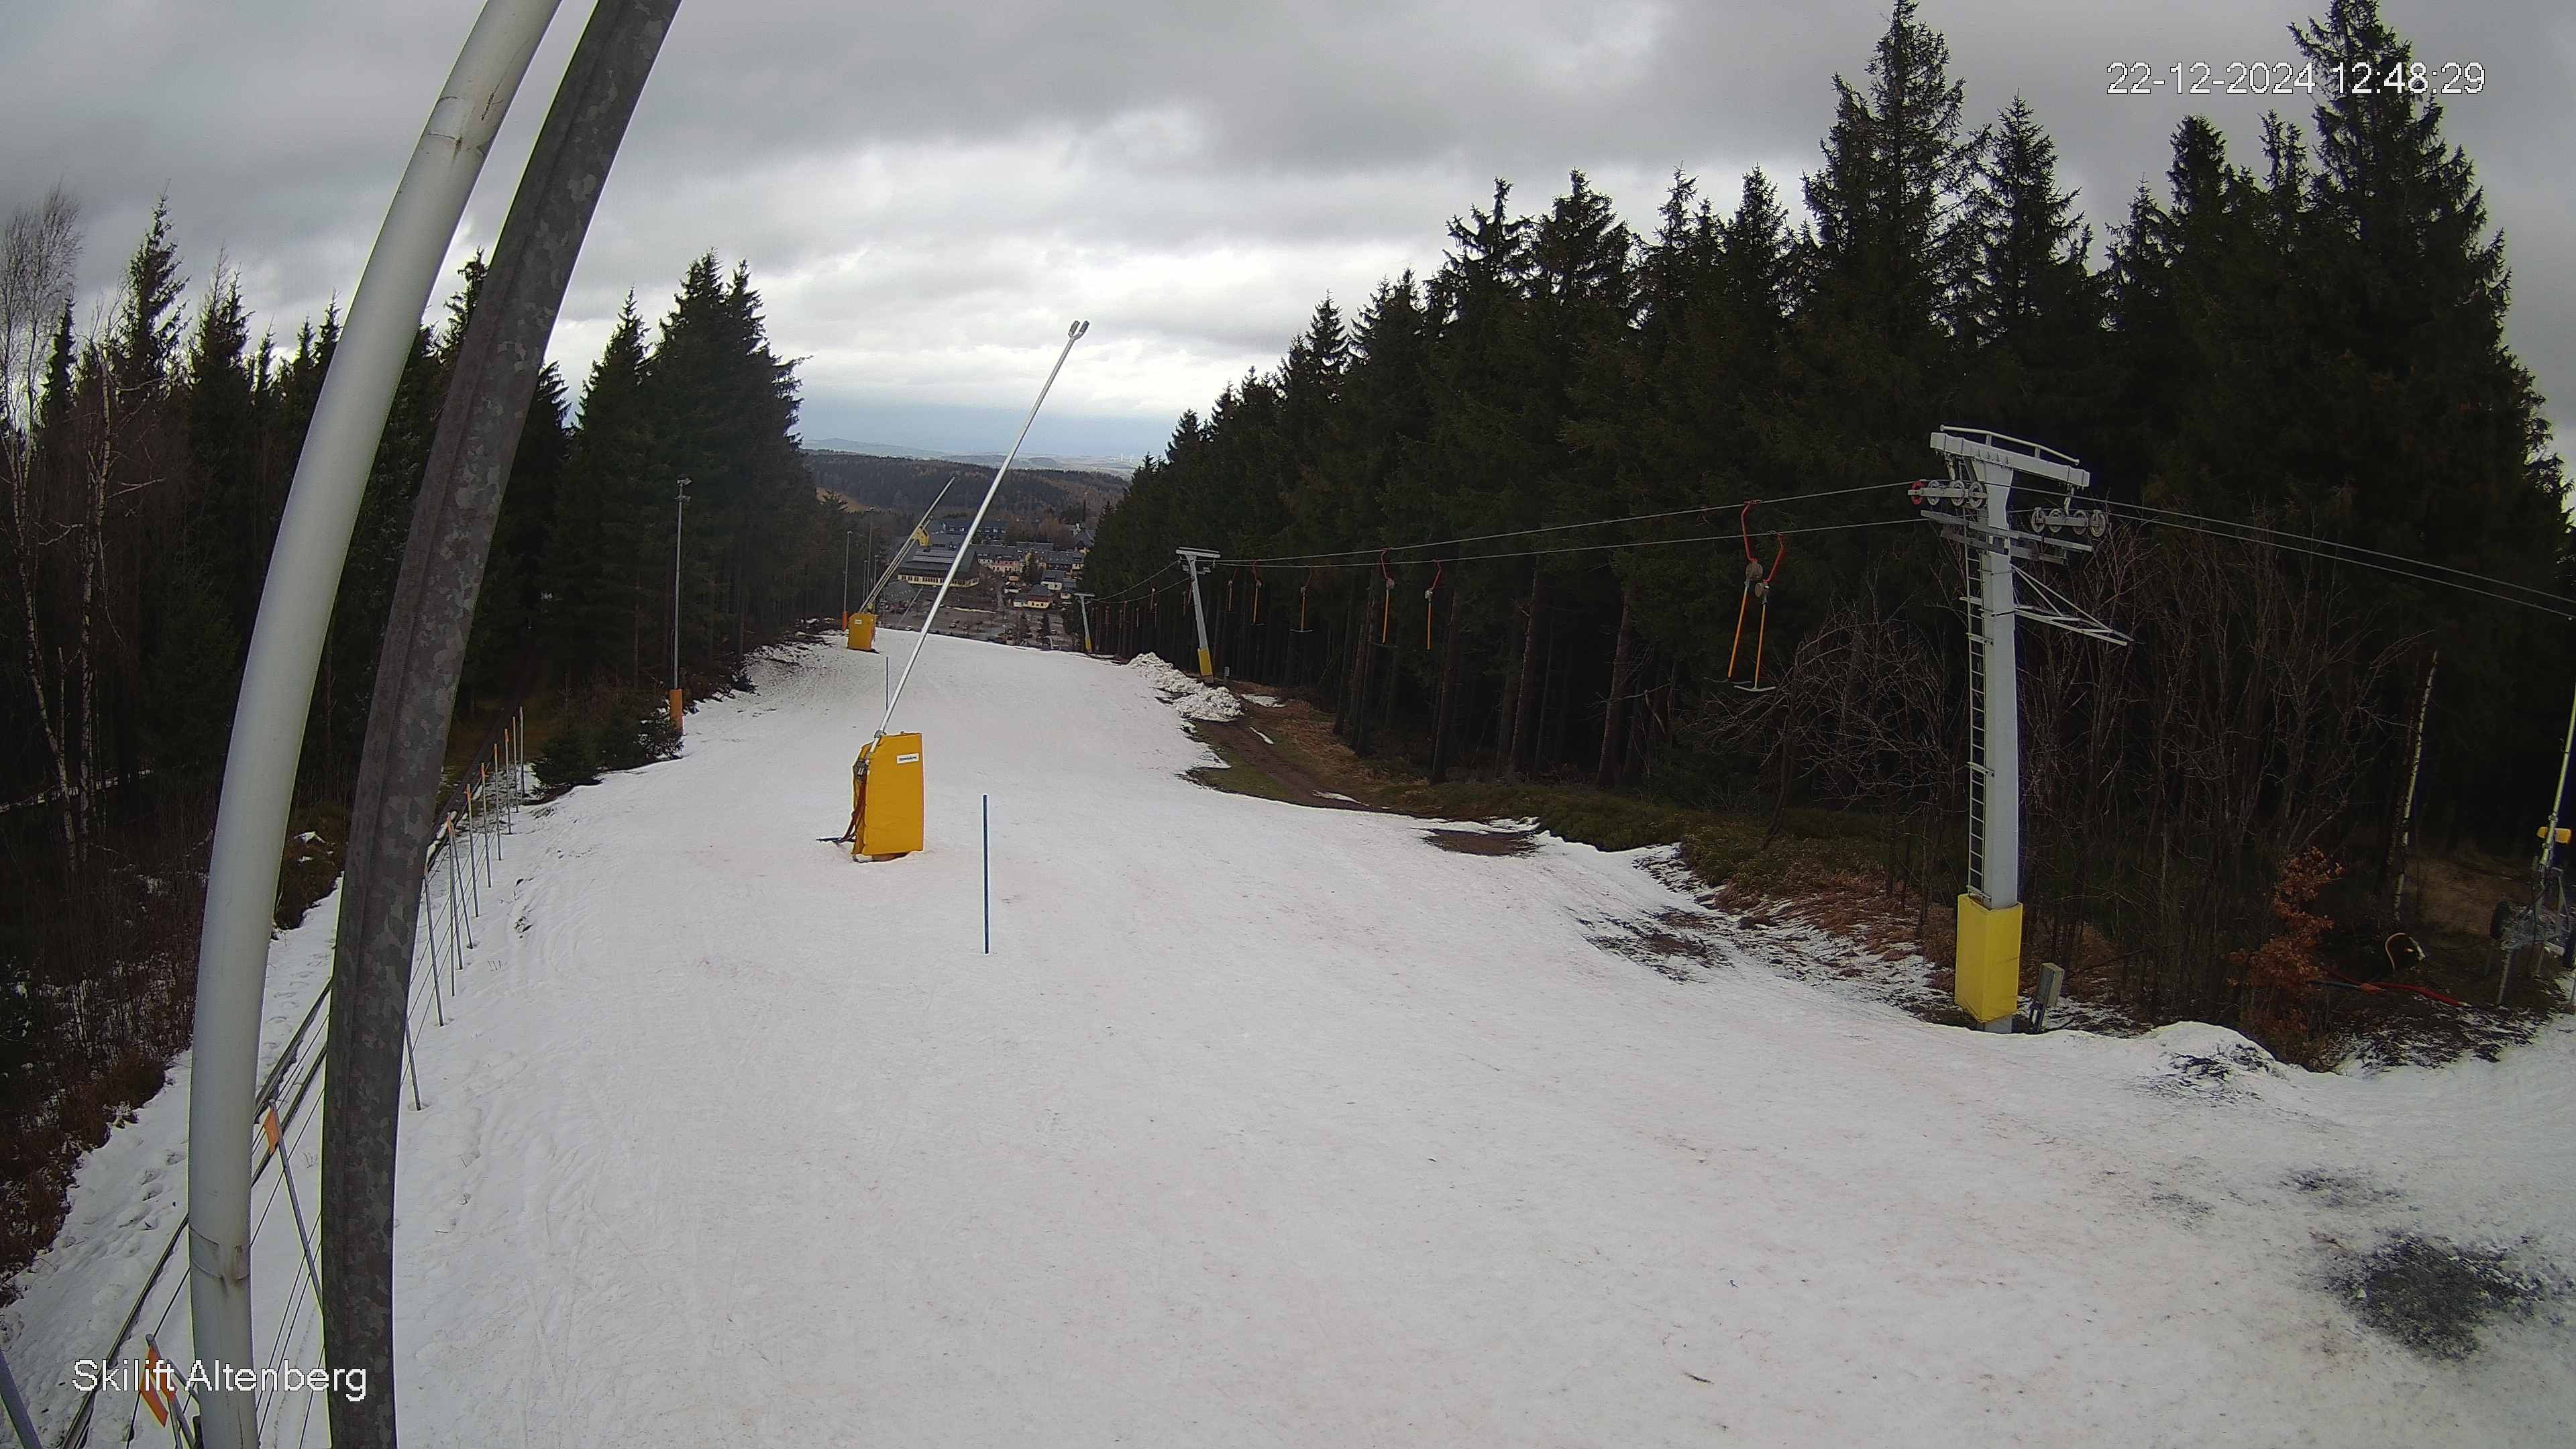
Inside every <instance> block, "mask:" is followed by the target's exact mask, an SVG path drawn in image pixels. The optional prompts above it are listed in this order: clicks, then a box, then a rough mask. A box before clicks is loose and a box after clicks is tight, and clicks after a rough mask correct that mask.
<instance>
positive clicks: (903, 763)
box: [850, 735, 921, 860]
mask: <svg viewBox="0 0 2576 1449" xmlns="http://www.w3.org/2000/svg"><path fill="white" fill-rule="evenodd" d="M850 822H851V825H850V856H851V858H852V859H854V860H856V859H865V860H889V859H892V858H893V857H895V856H898V855H910V854H912V853H913V852H914V851H916V850H919V849H921V736H919V735H887V736H885V737H884V738H883V739H875V740H870V741H868V742H867V743H866V744H864V745H861V746H860V747H859V758H858V761H857V763H855V764H853V765H852V766H851V767H850Z"/></svg>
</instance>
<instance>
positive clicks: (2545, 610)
mask: <svg viewBox="0 0 2576 1449" xmlns="http://www.w3.org/2000/svg"><path fill="white" fill-rule="evenodd" d="M2112 506H2113V507H2115V508H2119V507H2133V506H2135V505H2129V504H2113V505H2112ZM2129 521H2130V522H2132V523H2140V524H2145V525H2147V526H2148V527H2151V528H2175V529H2180V530H2182V531H2183V532H2185V533H2197V534H2202V535H2205V536H2207V537H2210V538H2223V539H2227V540H2229V541H2231V542H2234V543H2250V544H2254V545H2256V546H2258V547H2262V548H2273V549H2279V550H2281V551H2282V552H2284V553H2298V554H2306V555H2307V556H2308V557H2310V558H2318V559H2323V560H2325V561H2326V562H2328V563H2340V564H2351V565H2353V566H2354V567H2356V568H2365V569H2372V570H2375V571H2377V572H2379V573H2384V574H2393V575H2395V576H2397V577H2398V578H2402V579H2413V580H2414V581H2415V582H2417V583H2419V584H2431V585H2433V586H2434V587H2436V588H2445V589H2457V590H2459V591H2460V592H2461V593H2465V594H2476V595H2479V596H2480V597H2483V598H2489V599H2493V600H2495V601H2496V602H2497V603H2500V604H2512V605H2515V606H2516V607H2518V608H2524V609H2530V610H2533V611H2535V612H2537V613H2542V614H2548V615H2550V616H2552V617H2554V618H2559V619H2576V599H2570V598H2566V597H2563V596H2561V595H2558V594H2548V593H2540V591H2538V590H2534V589H2531V588H2530V586H2529V585H2527V584H2515V583H2512V582H2510V581H2508V580H2505V579H2498V578H2491V577H2489V576H2487V575H2484V574H2468V575H2467V577H2469V578H2473V579H2477V580H2479V581H2480V582H2483V583H2491V584H2497V585H2500V586H2502V587H2505V588H2517V589H2524V590H2527V591H2529V592H2532V593H2535V594H2538V597H2537V598H2518V597H2516V596H2514V595H2512V594H2501V593H2497V592H2495V591H2494V590H2492V589H2480V588H2472V587H2471V586H2469V585H2468V584H2464V583H2461V582H2459V581H2458V580H2456V579H2445V578H2439V577H2436V576H2434V575H2432V574H2429V573H2418V572H2416V571H2415V570H2414V569H2409V568H2399V567H2397V566H2395V565H2394V564H2386V563H2376V562H2373V561H2372V560H2370V559H2366V558H2353V557H2351V556H2349V555H2346V554H2339V553H2328V552H2326V551H2325V550H2324V549H2319V548H2301V547H2299V546H2298V545H2297V544H2292V543H2284V542H2282V541H2281V540H2279V539H2277V538H2256V537H2252V536H2249V535H2247V534H2243V533H2231V532H2228V531H2226V530H2225V529H2224V528H2202V527H2199V526H2197V525H2194V524H2189V523H2181V522H2177V521H2175V520H2173V519H2170V518H2149V517H2140V516H2132V517H2130V519H2129ZM2298 536H2299V535H2293V537H2298ZM2316 541H2317V542H2320V543H2324V542H2327V541H2326V540H2322V539H2320V540H2316ZM2374 552H2376V550H2374ZM2382 557H2387V558H2403V557H2404V556H2403V555H2399V554H2385V555H2382ZM2406 562H2408V563H2413V564H2418V565H2419V566H2420V567H2424V568H2440V567H2442V566H2441V565H2438V564H2423V563H2421V561H2420V560H2415V559H2407V560H2406ZM2446 572H2451V573H2464V572H2465V570H2459V569H2449V570H2446Z"/></svg>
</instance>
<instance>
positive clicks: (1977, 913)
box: [1951, 895, 2021, 1026]
mask: <svg viewBox="0 0 2576 1449" xmlns="http://www.w3.org/2000/svg"><path fill="white" fill-rule="evenodd" d="M1951 995H1952V997H1953V998H1954V999H1955V1000H1957V1002H1958V1003H1959V1005H1960V1006H1962V1007H1964V1008H1966V1009H1967V1013H1968V1014H1969V1015H1970V1016H1973V1017H1975V1018H1976V1019H1977V1022H1978V1024H1979V1025H1981V1026H1982V1025H1984V1024H1986V1023H1988V1022H1993V1021H2004V1020H2009V1019H2010V1018H2011V1017H2012V1014H2013V1013H2014V1012H2015V1011H2017V1010H2019V1009H2020V1007H2021V903H2020V902H2018V901H2016V902H2014V903H2013V904H2011V905H2009V906H2005V907H2004V908H2002V909H2001V910H1996V909H1994V908H1992V907H1989V906H1988V905H1987V904H1986V903H1985V902H1984V901H1981V900H1978V899H1977V898H1976V897H1975V896H1973V895H1962V896H1960V897H1959V969H1958V984H1957V987H1956V989H1955V990H1954V991H1953V992H1952V993H1951Z"/></svg>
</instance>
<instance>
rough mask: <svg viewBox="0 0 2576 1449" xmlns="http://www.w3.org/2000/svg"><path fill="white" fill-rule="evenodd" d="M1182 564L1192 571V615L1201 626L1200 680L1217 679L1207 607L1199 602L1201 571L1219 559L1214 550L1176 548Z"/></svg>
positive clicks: (1175, 551)
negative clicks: (1208, 630)
mask: <svg viewBox="0 0 2576 1449" xmlns="http://www.w3.org/2000/svg"><path fill="white" fill-rule="evenodd" d="M1172 552H1174V553H1177V554H1179V555H1180V556H1181V562H1182V563H1184V564H1187V565H1188V566H1189V570H1190V614H1191V616H1192V617H1193V618H1195V619H1197V620H1198V625H1199V678H1201V679H1214V678H1216V656H1215V655H1213V654H1211V653H1209V652H1208V633H1207V605H1206V604H1204V603H1201V602H1200V601H1199V569H1200V567H1201V566H1202V565H1204V564H1207V563H1210V562H1212V561H1214V560H1215V558H1216V557H1217V552H1216V550H1215V549H1212V548H1176V549H1174V550H1172Z"/></svg>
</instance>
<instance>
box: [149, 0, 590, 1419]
mask: <svg viewBox="0 0 2576 1449" xmlns="http://www.w3.org/2000/svg"><path fill="white" fill-rule="evenodd" d="M558 3H559V0H487V3H486V4H485V5H484V6H483V9H482V13H481V14H479V15H478V16H476V17H475V21H474V27H473V29H472V30H471V31H470V32H469V33H468V34H467V35H466V37H465V45H464V48H463V49H462V50H460V51H459V52H458V54H457V57H456V65H455V68H454V69H453V70H451V71H450V72H449V73H448V77H447V82H446V84H445V85H444V86H443V87H441V88H440V90H439V93H438V100H437V103H436V104H435V105H434V106H433V107H432V108H431V110H430V113H429V121H428V124H426V125H425V126H423V127H422V128H421V133H420V140H419V141H418V142H417V143H416V144H415V145H414V146H413V148H412V155H411V161H410V163H409V164H408V165H406V166H405V167H404V169H403V177H402V182H401V184H400V185H399V186H397V187H396V188H395V190H394V197H393V202H392V204H391V205H390V206H389V207H387V208H386V211H385V220H384V225H383V227H382V228H381V229H380V230H379V231H378V232H377V234H376V244H375V248H374V250H373V251H371V252H370V253H369V254H368V257H367V266H366V270H365V271H364V272H363V273H361V274H360V276H359V279H358V291H357V295H356V297H355V298H354V300H352V302H351V303H350V307H349V321H348V325H347V326H346V327H344V328H343V329H342V330H341V333H340V340H339V344H338V346H337V347H336V348H335V349H334V351H333V353H332V357H331V367H330V371H329V372H328V373H327V374H326V375H325V376H324V378H323V382H322V393H321V396H320V398H318V399H317V400H316V402H315V404H314V409H313V420H312V423H311V425H310V426H309V427H308V428H307V430H306V433H305V439H304V449H303V452H302V454H301V455H300V456H299V457H298V459H297V461H296V466H295V480H294V483H293V484H292V485H291V486H290V487H289V489H288V491H287V496H286V508H285V512H284V515H283V517H282V518H281V519H280V521H279V524H278V531H277V543H276V549H275V551H274V553H273V554H272V555H271V556H270V563H269V570H268V581H267V584H266V586H265V587H264V588H263V590H262V591H261V594H260V603H259V615H258V620H257V622H256V623H255V624H254V625H253V626H252V630H251V639H250V650H249V658H248V660H247V662H246V664H245V666H244V669H243V671H242V685H241V694H240V697H239V699H238V701H237V702H236V703H235V705H234V708H233V730H232V744H231V747H230V749H229V750H228V751H227V753H226V756H225V760H224V782H223V793H222V796H221V803H220V804H219V806H218V807H217V812H216V816H215V836H214V846H213V853H212V861H211V866H210V869H209V872H208V876H207V881H206V905H205V917H204V926H203V929H202V931H201V933H200V935H199V937H198V941H197V1008H196V1022H195V1032H194V1041H193V1046H194V1052H193V1057H192V1061H193V1064H194V1065H193V1068H192V1070H191V1073H190V1079H189V1085H188V1225H189V1227H188V1276H189V1295H188V1299H189V1302H188V1316H189V1325H190V1329H191V1331H192V1333H193V1335H194V1344H195V1350H196V1355H197V1357H198V1358H200V1359H203V1360H206V1361H208V1362H220V1363H223V1364H227V1365H231V1366H237V1367H243V1368H253V1367H256V1366H257V1364H258V1360H257V1359H256V1358H254V1357H253V1356H252V1350H251V1329H250V1184H251V1157H250V1154H251V1116H252V1110H251V1096H252V1087H253V1085H254V1084H253V1081H252V1079H253V1078H254V1077H255V1076H256V1075H257V1074H258V1056H259V1019H260V1011H261V998H262V996H263V994H264V992H265V988H266V985H267V975H268V935H269V927H270V923H271V921H272V919H273V917H274V914H275V911H276V906H277V874H278V868H279V863H280V859H281V856H282V852H281V851H280V850H279V848H278V842H280V841H281V840H284V839H285V838H286V817H287V812H288V809H289V808H290V806H291V804H292V801H293V798H294V793H295V768H296V761H297V758H298V756H300V755H301V754H302V753H303V747H304V722H305V716H306V713H307V711H308V710H309V709H310V708H311V705H312V702H313V681H314V675H315V673H316V670H317V669H318V667H319V665H320V663H321V657H322V644H323V640H324V638H325V636H326V634H327V633H328V631H329V628H330V623H331V606H332V602H333V600H334V598H335V597H336V596H337V594H338V593H339V587H340V572H341V568H342V566H343V565H344V564H345V563H346V562H347V560H348V556H349V536H350V533H351V531H352V530H353V529H354V528H355V526H356V524H357V517H358V504H359V501H360V499H361V498H362V497H363V496H364V494H365V491H366V482H367V471H368V467H369V465H370V464H371V463H372V462H373V461H374V459H375V453H376V444H377V441H378V440H379V439H380V438H381V437H382V436H383V433H384V426H385V415H386V413H387V411H388V410H389V409H390V408H391V406H392V404H393V395H394V387H395V384H396V383H397V382H399V381H400V380H401V377H402V369H403V364H404V362H405V361H407V360H408V359H409V357H410V355H411V344H412V338H413V336H414V335H415V333H416V332H417V330H418V328H419V326H420V318H421V313H422V312H423V311H425V310H427V308H428V306H429V294H430V289H431V288H432V287H433V286H434V285H435V284H436V282H437V280H438V271H439V264H440V262H441V261H442V260H444V258H445V256H446V254H447V246H448V243H449V241H450V240H452V239H453V238H454V237H455V235H456V224H457V221H458V220H459V218H460V217H462V216H463V214H464V211H465V203H466V200H467V198H468V197H469V196H471V195H472V193H473V190H474V182H475V178H476V177H477V176H479V175H480V174H481V173H482V170H483V159H484V156H485V153H486V152H488V151H489V150H490V148H491V145H492V138H493V136H494V134H495V133H497V132H498V131H499V130H500V128H501V119H502V117H503V116H505V115H507V114H508V112H509V109H510V102H511V100H512V99H513V98H514V97H516V96H517V94H518V90H519V82H520V80H521V79H522V78H523V77H525V76H526V74H527V70H528V62H529V60H530V59H531V58H532V57H534V55H535V54H536V50H537V43H538V42H539V41H540V40H542V39H543V38H544V37H545V33H546V27H547V25H548V24H549V23H550V22H551V21H552V20H553V19H554V13H555V9H556V6H557V4H558ZM203 1406H204V1410H205V1420H204V1438H203V1443H204V1445H205V1449H245V1446H250V1445H255V1444H256V1443H257V1442H258V1428H257V1425H256V1423H255V1419H254V1410H253V1401H252V1394H251V1391H250V1390H248V1389H224V1390H218V1391H216V1392H213V1393H210V1394H208V1395H207V1396H206V1397H205V1399H204V1400H203Z"/></svg>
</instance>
